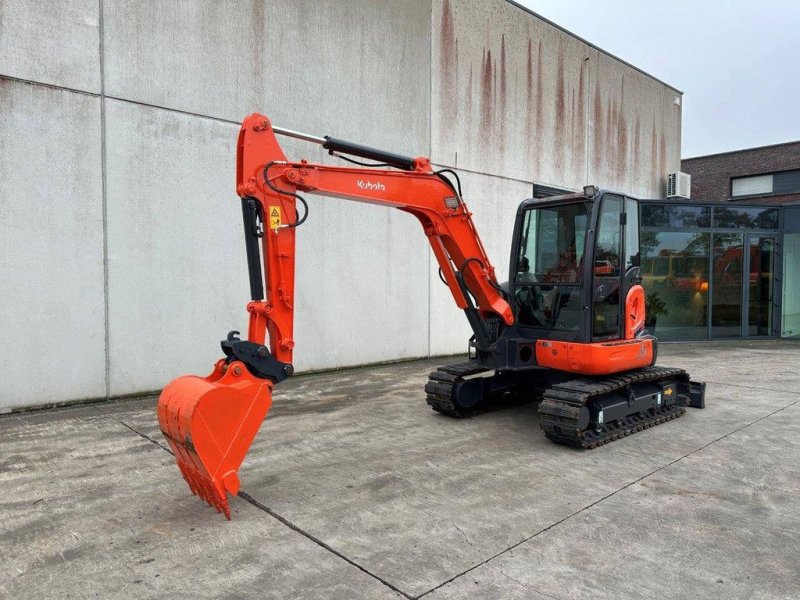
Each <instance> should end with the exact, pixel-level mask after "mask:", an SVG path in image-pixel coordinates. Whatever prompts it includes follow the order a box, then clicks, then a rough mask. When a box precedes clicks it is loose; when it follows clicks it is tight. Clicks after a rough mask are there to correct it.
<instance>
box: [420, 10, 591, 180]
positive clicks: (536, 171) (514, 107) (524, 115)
mask: <svg viewBox="0 0 800 600" xmlns="http://www.w3.org/2000/svg"><path fill="white" fill-rule="evenodd" d="M432 39H433V42H432V49H433V59H432V62H431V67H432V100H431V109H432V118H431V123H432V127H431V137H432V145H433V150H432V153H433V158H434V160H435V161H436V162H441V163H443V164H448V165H457V166H458V167H461V168H465V169H470V170H474V171H479V172H482V173H491V174H497V175H503V176H506V177H512V178H516V179H522V180H535V181H537V182H541V183H548V184H552V185H562V186H567V187H572V188H579V187H581V186H582V185H583V184H584V182H585V179H586V129H587V116H588V115H587V98H588V96H587V81H588V77H589V73H588V61H587V57H588V46H587V45H586V44H585V43H583V42H581V41H579V40H577V39H576V38H575V37H573V36H570V35H567V34H566V33H564V32H562V31H560V30H558V29H556V28H555V27H552V26H551V25H549V24H547V23H546V22H545V21H542V20H541V19H538V18H536V17H535V16H533V15H530V14H528V13H526V12H524V11H522V10H521V9H519V8H517V7H516V6H513V5H511V4H509V3H508V2H505V1H504V0H489V1H488V2H487V1H484V0H435V1H434V4H433V15H432Z"/></svg>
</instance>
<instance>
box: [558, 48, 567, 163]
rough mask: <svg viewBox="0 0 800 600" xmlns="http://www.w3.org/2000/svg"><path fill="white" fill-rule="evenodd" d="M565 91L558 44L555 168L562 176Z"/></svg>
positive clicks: (562, 59)
mask: <svg viewBox="0 0 800 600" xmlns="http://www.w3.org/2000/svg"><path fill="white" fill-rule="evenodd" d="M566 93H567V85H566V81H565V77H564V48H563V46H561V44H559V46H558V55H557V58H556V111H555V112H556V114H555V145H556V147H555V156H556V168H557V169H558V172H559V173H560V174H561V176H562V177H563V168H564V128H565V127H566V119H567V114H566V106H565V103H566Z"/></svg>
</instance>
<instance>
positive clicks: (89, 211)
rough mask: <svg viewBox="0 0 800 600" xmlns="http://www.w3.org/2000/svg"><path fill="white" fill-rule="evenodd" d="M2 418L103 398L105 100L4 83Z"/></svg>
mask: <svg viewBox="0 0 800 600" xmlns="http://www.w3.org/2000/svg"><path fill="white" fill-rule="evenodd" d="M0 106H2V107H3V108H2V110H0V132H2V133H1V134H0V157H2V160H0V340H2V344H3V352H2V356H3V360H2V361H0V381H2V386H0V411H2V410H7V409H11V408H16V407H20V406H26V405H33V404H42V403H45V402H46V403H50V402H63V401H68V400H78V399H83V398H97V397H102V396H105V391H106V389H105V330H104V320H105V316H104V300H103V207H102V179H101V172H102V171H101V168H100V162H101V153H100V139H101V136H100V100H99V99H98V98H95V97H92V96H88V95H85V94H79V93H74V92H69V91H64V90H54V89H50V88H46V87H42V86H36V85H31V84H27V83H21V82H16V81H10V80H6V79H0Z"/></svg>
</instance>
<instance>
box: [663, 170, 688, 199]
mask: <svg viewBox="0 0 800 600" xmlns="http://www.w3.org/2000/svg"><path fill="white" fill-rule="evenodd" d="M691 197H692V176H691V175H689V174H688V173H670V174H669V175H667V198H686V199H689V198H691Z"/></svg>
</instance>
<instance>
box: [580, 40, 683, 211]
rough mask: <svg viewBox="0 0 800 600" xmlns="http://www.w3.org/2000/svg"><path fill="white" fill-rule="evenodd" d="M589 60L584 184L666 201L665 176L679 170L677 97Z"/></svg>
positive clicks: (606, 61) (595, 57) (598, 57)
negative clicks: (585, 179)
mask: <svg viewBox="0 0 800 600" xmlns="http://www.w3.org/2000/svg"><path fill="white" fill-rule="evenodd" d="M590 54H591V64H592V77H591V83H590V88H591V89H590V94H591V108H590V115H591V116H590V119H589V122H590V131H589V137H590V141H589V149H590V150H589V153H590V156H589V178H588V181H589V183H594V184H596V185H600V186H602V187H606V188H611V189H616V190H620V191H623V192H627V193H630V194H632V195H634V196H638V197H640V198H663V197H665V195H666V176H667V173H671V172H673V171H679V170H680V134H681V106H680V102H681V97H680V94H679V93H678V92H676V91H674V90H672V89H670V88H668V87H665V86H664V85H663V84H661V83H659V82H657V81H655V80H653V79H652V78H650V77H647V76H646V75H644V74H642V73H640V72H638V71H636V70H635V69H632V68H629V67H627V68H626V67H623V68H620V63H619V61H617V60H614V59H613V58H611V57H610V56H608V55H606V54H603V53H602V52H598V51H597V50H594V49H592V50H591V53H590ZM676 98H677V99H678V103H677V104H676Z"/></svg>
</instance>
